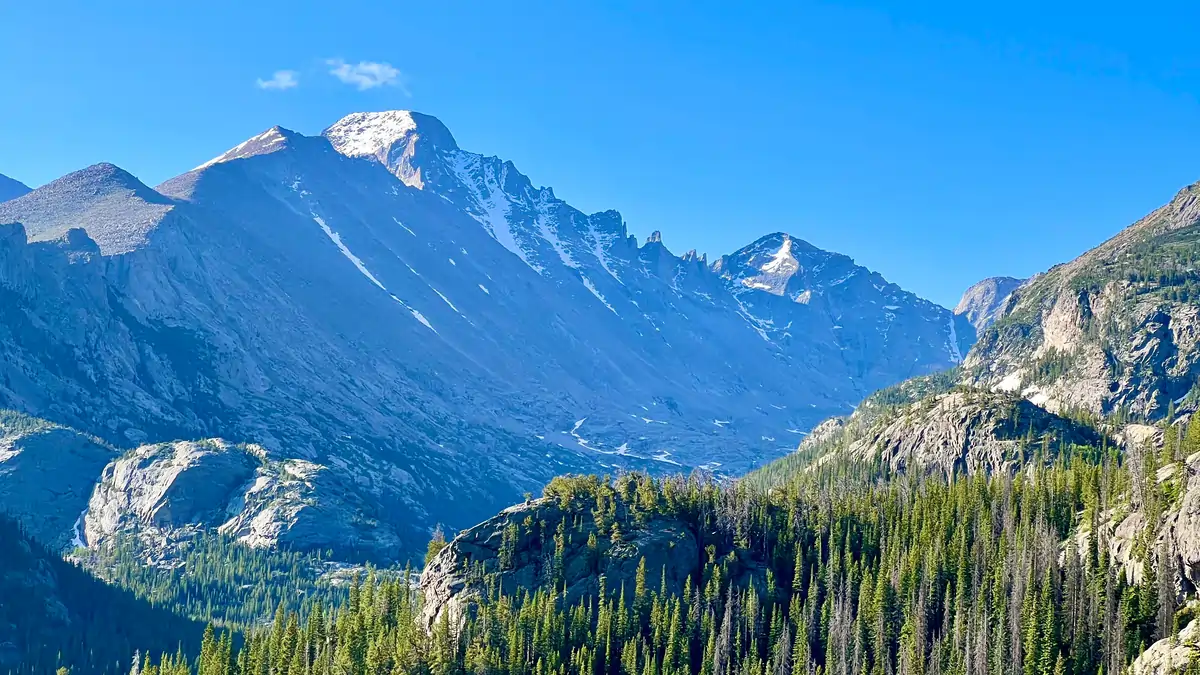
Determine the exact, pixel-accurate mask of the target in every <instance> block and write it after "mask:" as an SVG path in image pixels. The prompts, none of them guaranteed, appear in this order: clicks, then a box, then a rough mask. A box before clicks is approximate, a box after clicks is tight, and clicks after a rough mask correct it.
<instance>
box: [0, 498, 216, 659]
mask: <svg viewBox="0 0 1200 675" xmlns="http://www.w3.org/2000/svg"><path fill="white" fill-rule="evenodd" d="M203 628H204V625H203V624H202V623H198V622H195V621H190V620H187V619H184V618H181V617H179V616H177V615H174V614H172V613H170V612H167V611H165V610H162V609H157V608H154V607H151V606H150V605H149V604H147V603H146V602H144V601H143V600H140V599H138V598H137V597H136V596H135V595H134V594H132V593H130V592H129V591H125V590H121V589H117V588H114V587H112V586H109V585H107V584H105V583H103V582H101V581H98V580H96V579H95V578H94V577H92V576H91V575H90V574H88V573H87V572H85V571H83V570H82V569H79V568H78V567H76V566H74V565H72V564H71V563H68V562H66V561H64V560H63V559H62V558H60V557H58V555H56V554H54V553H51V552H49V551H47V550H46V549H45V548H43V547H42V545H41V544H39V543H37V542H35V541H33V540H32V539H30V538H29V537H28V536H27V535H26V534H25V532H24V531H23V530H22V529H21V528H20V526H19V525H17V523H15V522H14V521H12V520H10V519H9V518H8V517H7V516H3V515H0V672H7V673H12V674H13V675H22V674H26V673H52V672H55V671H56V670H57V669H58V668H60V667H67V668H70V669H71V672H72V673H76V674H83V673H88V674H90V673H98V674H103V673H114V674H115V673H126V672H128V671H129V667H130V663H131V659H132V657H133V655H134V653H135V652H136V651H137V650H139V649H141V650H145V651H153V652H156V653H162V652H164V651H166V652H170V653H174V652H176V650H182V651H183V652H184V653H188V654H191V653H194V652H195V650H196V649H197V648H198V647H199V646H200V637H201V631H202V630H203Z"/></svg>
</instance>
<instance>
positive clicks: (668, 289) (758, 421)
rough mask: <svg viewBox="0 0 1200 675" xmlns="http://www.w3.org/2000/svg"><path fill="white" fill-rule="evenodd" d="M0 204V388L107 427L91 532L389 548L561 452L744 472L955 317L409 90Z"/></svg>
mask: <svg viewBox="0 0 1200 675" xmlns="http://www.w3.org/2000/svg"><path fill="white" fill-rule="evenodd" d="M0 223H9V224H8V225H0V319H2V320H0V344H2V345H4V349H3V350H0V406H4V407H9V408H12V409H16V410H20V411H23V412H25V413H28V414H32V415H35V416H37V417H40V418H44V419H47V420H51V421H52V422H53V423H54V424H56V425H61V426H63V427H69V428H72V429H77V430H80V431H81V432H85V433H86V434H92V435H95V436H96V437H98V438H99V439H102V441H103V442H104V443H105V444H107V445H110V446H112V447H115V448H134V449H133V450H129V451H128V452H129V453H132V454H129V455H128V456H127V457H126V460H127V461H126V460H122V461H125V463H121V461H117V462H115V463H113V464H111V465H110V466H109V468H107V469H105V473H104V477H103V479H101V480H98V483H99V485H100V487H99V489H98V490H97V491H96V495H94V496H93V499H92V505H93V507H101V508H98V509H97V510H96V511H94V512H93V511H92V510H91V508H92V507H89V517H88V518H85V520H86V521H87V522H85V523H84V525H85V527H84V530H85V532H86V533H87V535H88V537H87V538H88V540H89V542H90V539H91V536H92V534H93V533H95V534H97V536H101V537H107V536H109V535H111V534H114V531H113V528H116V529H117V530H123V529H126V528H134V529H139V528H140V529H146V528H149V529H148V530H146V531H148V532H150V533H156V534H162V528H163V527H164V523H165V526H166V527H167V529H171V528H176V527H184V526H185V525H186V527H188V528H192V527H197V526H198V527H204V528H217V527H219V528H222V529H225V530H226V531H230V532H234V533H236V535H237V536H238V537H240V538H241V540H243V541H246V542H248V543H253V544H255V545H273V544H277V543H279V542H286V543H288V544H290V545H291V546H294V547H297V548H300V549H318V550H326V549H332V550H334V551H335V554H336V555H339V556H342V557H345V558H356V559H357V558H364V557H365V558H372V559H375V560H379V561H388V560H395V559H402V558H404V557H406V556H407V555H408V554H410V553H411V552H413V551H414V550H417V549H419V548H420V547H422V546H423V545H424V543H425V541H426V540H427V538H428V532H429V531H430V530H431V529H432V528H433V527H434V526H435V525H436V524H438V523H445V524H446V525H448V526H450V527H451V528H457V527H461V526H465V525H467V524H470V523H473V522H478V521H479V520H481V519H482V518H484V517H486V516H487V515H489V514H491V513H494V512H496V511H498V510H499V509H500V508H502V507H503V506H504V505H506V504H508V503H509V502H511V501H512V500H514V499H515V498H517V497H519V495H521V494H522V493H523V492H525V491H532V490H537V489H538V487H539V486H541V485H543V484H545V482H546V481H547V480H549V479H550V477H551V476H553V475H555V474H557V473H563V472H583V471H613V470H614V469H616V468H647V469H651V470H654V471H658V472H663V471H680V470H684V471H686V470H688V469H689V468H693V467H704V468H708V469H719V470H721V471H723V472H728V473H734V472H740V471H744V470H746V469H748V468H750V467H753V466H755V465H758V464H760V463H762V462H763V461H766V460H769V459H771V458H772V457H775V456H778V455H780V454H782V453H784V452H786V451H787V450H788V449H790V447H792V446H793V444H794V441H795V440H796V439H798V438H800V437H801V436H802V434H803V432H804V431H805V430H807V429H808V428H810V427H811V426H812V425H814V424H815V423H816V422H817V421H819V420H820V419H822V418H824V417H827V416H829V415H831V414H838V413H844V412H846V411H848V410H850V409H851V407H852V406H853V405H854V403H856V402H857V401H858V400H860V399H861V398H862V397H863V396H865V395H866V394H868V393H870V392H871V391H874V390H876V389H878V388H880V387H883V386H886V385H890V384H893V383H895V382H898V381H901V380H903V379H905V378H908V377H911V376H916V375H922V374H926V373H930V372H935V371H939V370H943V369H945V368H949V367H951V366H953V365H955V364H956V363H957V362H958V361H960V360H961V357H962V353H963V352H964V351H965V350H966V349H967V348H969V346H970V345H971V343H972V341H973V339H974V331H973V330H972V328H971V326H970V324H969V323H968V322H967V320H966V319H964V318H962V317H956V316H955V315H954V314H952V313H951V312H950V311H949V310H946V309H944V308H941V307H938V306H937V305H934V304H932V303H929V302H927V301H924V300H922V299H920V298H918V297H916V296H914V295H913V294H911V293H908V292H906V291H904V290H903V289H900V288H899V287H897V286H895V285H894V284H890V283H888V282H887V281H886V280H885V279H883V278H882V277H881V276H880V275H878V274H877V273H874V272H871V271H869V270H866V269H865V268H862V267H860V266H858V265H855V264H854V262H853V261H852V260H851V259H850V258H847V257H846V256H842V255H839V254H834V253H829V252H825V251H821V250H820V249H817V248H815V247H813V246H811V245H810V244H808V243H806V242H804V241H802V240H801V239H799V238H797V237H794V236H792V235H789V234H783V233H780V234H774V235H769V236H766V237H763V238H761V239H759V240H758V241H756V242H754V243H752V244H751V245H749V246H747V247H745V248H743V249H741V250H739V251H737V252H735V253H733V254H730V255H727V256H724V257H722V258H721V259H719V260H718V261H716V262H715V263H713V264H711V265H710V264H708V262H707V260H706V258H705V257H704V256H701V255H697V254H695V253H694V252H689V253H686V254H684V255H682V256H677V255H675V254H673V253H672V252H671V251H670V250H668V249H667V247H666V245H665V244H664V243H663V241H662V239H661V237H660V236H658V235H657V234H653V235H651V236H650V237H649V238H647V239H646V240H645V242H644V243H639V241H638V240H637V239H636V238H635V237H634V236H633V235H631V234H630V233H629V232H628V229H627V225H626V223H625V221H624V220H623V219H622V217H621V216H620V214H618V213H617V212H615V211H604V212H599V213H594V214H584V213H582V212H580V211H578V210H576V209H574V208H572V207H571V206H570V205H568V204H567V203H565V202H564V201H562V200H560V199H558V198H557V197H555V195H554V193H553V191H552V190H551V189H549V188H542V187H534V186H533V184H532V182H531V181H530V180H529V179H528V178H526V177H525V176H523V175H522V174H520V173H519V172H518V171H517V169H516V168H515V167H514V166H513V165H512V163H511V162H506V161H503V160H500V159H498V158H495V157H486V156H483V155H479V154H475V153H470V152H467V151H465V150H462V149H460V148H459V147H458V146H457V143H455V141H454V139H453V136H452V135H451V134H450V132H449V131H448V130H447V129H446V127H445V126H443V125H442V124H441V123H440V122H439V121H437V120H436V119H434V118H432V117H428V116H424V115H420V114H417V113H408V112H388V113H364V114H358V115H351V116H349V117H347V118H345V119H343V120H341V121H339V122H337V123H336V124H334V125H333V126H331V127H330V128H329V129H328V130H326V131H325V133H324V134H323V135H322V136H320V137H306V136H302V135H300V134H296V133H294V132H291V131H288V130H285V129H281V128H278V127H276V128H272V129H269V130H267V131H265V132H263V133H262V134H259V135H257V136H254V137H253V138H251V139H248V140H247V141H245V142H243V143H241V144H239V145H237V146H235V147H234V148H232V149H231V150H229V151H228V152H226V153H224V154H222V155H220V156H218V157H216V158H214V159H213V160H212V161H210V162H206V163H205V164H204V165H202V166H200V167H197V168H196V169H194V170H193V171H190V172H188V173H186V174H184V175H181V176H179V177H176V178H174V179H171V180H169V181H167V182H166V183H164V184H162V185H160V186H158V188H156V189H151V188H149V187H147V186H145V185H143V184H142V183H140V182H139V181H138V180H137V179H136V178H134V177H133V176H132V175H130V174H129V173H127V172H125V171H123V170H121V169H120V168H118V167H115V166H113V165H110V164H100V165H96V166H93V167H89V168H87V169H84V170H82V171H79V172H76V173H73V174H70V175H68V176H64V177H63V178H60V179H58V180H56V181H53V182H51V183H50V184H48V185H46V186H43V187H41V188H39V189H38V190H35V191H33V192H31V193H29V194H27V195H25V196H23V197H20V198H18V199H15V200H12V201H10V202H6V203H4V204H0ZM206 438H207V439H214V440H213V441H211V444H212V446H211V447H209V446H195V445H187V444H186V443H194V442H195V439H206ZM222 439H223V440H222ZM180 443H185V444H184V445H180ZM213 447H216V448H218V450H217V451H213V450H212V448H213ZM181 453H182V454H181ZM176 459H178V460H179V461H180V462H182V463H183V464H179V465H177V464H175V463H174V462H175V460H176ZM183 465H186V466H188V467H191V468H189V469H187V470H186V471H185V470H181V469H180V468H179V467H180V466H183ZM130 471H132V472H133V473H130ZM210 471H217V472H218V473H219V474H220V475H219V476H216V475H213V474H211V473H209V472H210ZM196 480H200V481H201V482H200V483H196V482H195V481H196ZM260 480H261V481H265V483H262V484H260V483H259V481H260ZM208 481H211V485H209V486H208V487H207V488H206V489H205V491H204V492H203V493H202V494H194V495H193V494H191V493H190V492H189V491H188V490H187V489H184V488H183V487H181V486H186V485H198V484H207V482H208ZM151 486H155V487H154V490H159V489H161V490H164V491H165V493H164V494H167V495H172V494H184V493H187V494H189V495H191V496H189V497H187V499H189V500H191V502H189V503H187V504H185V503H180V504H178V506H179V510H178V512H176V511H175V510H173V509H171V508H169V506H170V504H171V502H172V499H177V498H174V497H170V498H168V499H166V501H165V502H162V503H160V502H159V501H158V497H157V496H155V495H157V494H158V493H157V492H154V491H153V490H150V491H146V490H149V488H150V487H151ZM171 486H179V487H177V488H174V487H171ZM139 490H142V491H143V492H139ZM264 491H265V492H264ZM218 493H219V494H218ZM96 499H99V500H100V501H99V502H96ZM193 507H195V508H193ZM156 514H158V515H156ZM181 514H186V515H181ZM75 534H76V533H75V531H74V530H70V531H67V532H59V533H58V534H57V535H54V536H53V537H51V539H53V540H54V541H61V540H62V538H63V537H67V538H74V536H75Z"/></svg>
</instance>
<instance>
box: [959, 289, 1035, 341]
mask: <svg viewBox="0 0 1200 675" xmlns="http://www.w3.org/2000/svg"><path fill="white" fill-rule="evenodd" d="M1023 283H1025V281H1024V280H1023V279H1014V278H1012V277H989V278H987V279H984V280H983V281H980V282H978V283H976V284H974V285H972V286H971V287H970V288H968V289H967V290H966V292H965V293H963V296H962V299H960V300H959V301H958V304H957V305H955V307H954V313H955V314H958V315H960V316H965V317H966V318H967V321H970V322H971V325H972V326H974V327H975V331H976V332H979V331H982V330H983V329H985V328H987V327H988V326H990V325H992V324H993V323H996V319H997V318H998V317H999V316H1000V315H1001V314H1003V313H1004V309H1005V305H1006V304H1007V303H1008V299H1009V298H1011V297H1012V292H1013V291H1015V290H1017V288H1019V287H1020V286H1021V284H1023Z"/></svg>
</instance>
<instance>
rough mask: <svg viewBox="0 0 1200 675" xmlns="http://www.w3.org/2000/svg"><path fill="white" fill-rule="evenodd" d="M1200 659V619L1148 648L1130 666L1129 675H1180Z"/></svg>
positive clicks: (1194, 620)
mask: <svg viewBox="0 0 1200 675" xmlns="http://www.w3.org/2000/svg"><path fill="white" fill-rule="evenodd" d="M1197 658H1200V619H1193V620H1192V621H1190V622H1188V624H1187V625H1186V626H1184V627H1183V630H1181V631H1179V634H1178V635H1171V636H1168V637H1166V638H1163V639H1162V640H1159V641H1158V642H1155V643H1154V644H1152V645H1150V646H1149V647H1147V648H1146V651H1144V652H1142V653H1141V654H1139V655H1138V657H1137V658H1136V659H1134V660H1133V663H1131V664H1129V675H1178V674H1179V673H1182V672H1184V671H1185V670H1187V668H1188V666H1189V665H1191V664H1192V663H1193V662H1194V661H1195V660H1196V659H1197Z"/></svg>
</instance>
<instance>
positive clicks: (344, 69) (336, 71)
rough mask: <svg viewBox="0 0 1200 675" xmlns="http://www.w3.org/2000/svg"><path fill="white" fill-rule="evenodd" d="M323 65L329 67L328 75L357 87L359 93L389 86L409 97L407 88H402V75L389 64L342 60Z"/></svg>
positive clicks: (327, 62)
mask: <svg viewBox="0 0 1200 675" xmlns="http://www.w3.org/2000/svg"><path fill="white" fill-rule="evenodd" d="M325 64H326V65H328V66H329V74H330V75H333V76H334V77H336V78H337V79H339V80H341V81H342V82H345V83H346V84H351V85H354V86H355V87H358V90H359V91H366V90H367V89H374V88H376V87H383V86H389V87H399V88H400V90H401V91H403V92H404V94H405V95H406V96H409V95H410V94H409V92H408V88H407V87H405V86H404V73H401V72H400V71H399V69H397V68H395V67H394V66H392V64H390V63H380V62H375V61H359V62H358V63H346V62H345V61H343V60H342V59H329V60H327V61H326V62H325Z"/></svg>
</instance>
